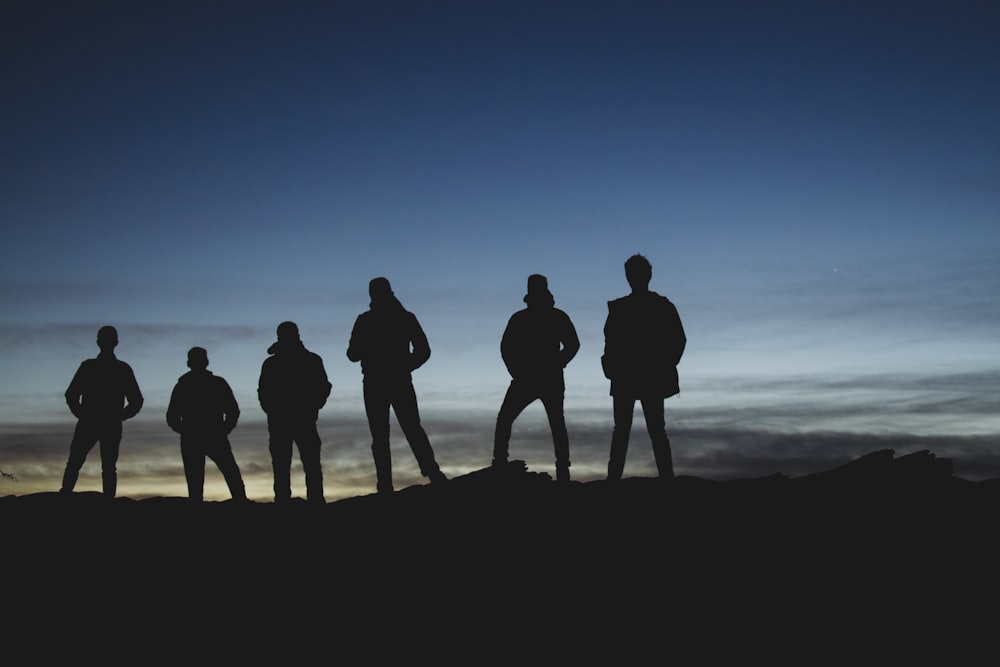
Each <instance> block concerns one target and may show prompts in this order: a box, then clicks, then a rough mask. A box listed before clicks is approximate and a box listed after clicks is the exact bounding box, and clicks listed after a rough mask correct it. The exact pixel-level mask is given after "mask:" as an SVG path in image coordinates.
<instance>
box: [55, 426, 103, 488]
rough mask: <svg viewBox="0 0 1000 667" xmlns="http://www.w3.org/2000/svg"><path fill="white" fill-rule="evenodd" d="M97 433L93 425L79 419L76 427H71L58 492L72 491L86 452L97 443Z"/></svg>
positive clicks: (85, 458)
mask: <svg viewBox="0 0 1000 667" xmlns="http://www.w3.org/2000/svg"><path fill="white" fill-rule="evenodd" d="M97 438H98V433H97V430H96V429H95V428H94V425H93V424H91V423H89V422H85V421H84V420H82V419H81V420H79V421H77V422H76V428H74V429H73V439H72V440H71V441H70V443H69V458H68V459H67V460H66V469H65V470H64V471H63V479H62V486H61V487H60V489H59V491H60V493H72V491H73V489H74V488H75V487H76V481H77V479H78V478H79V477H80V469H81V468H83V463H84V461H86V460H87V454H89V453H90V450H91V449H93V448H94V445H96V444H97Z"/></svg>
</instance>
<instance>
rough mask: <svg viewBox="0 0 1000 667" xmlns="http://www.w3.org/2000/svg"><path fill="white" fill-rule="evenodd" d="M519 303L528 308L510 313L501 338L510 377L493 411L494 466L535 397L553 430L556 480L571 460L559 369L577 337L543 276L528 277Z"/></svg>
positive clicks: (503, 459)
mask: <svg viewBox="0 0 1000 667" xmlns="http://www.w3.org/2000/svg"><path fill="white" fill-rule="evenodd" d="M524 303H525V304H527V307H525V308H523V309H521V310H519V311H517V312H516V313H514V314H513V315H511V317H510V319H509V320H508V322H507V327H506V329H504V332H503V337H502V338H501V340H500V355H501V357H503V362H504V364H505V365H506V367H507V372H508V373H510V377H511V381H510V385H509V386H508V387H507V393H506V395H505V396H504V398H503V403H501V405H500V411H499V413H498V414H497V422H496V430H495V432H494V437H493V468H495V469H499V470H502V469H503V468H504V467H505V466H506V465H507V456H508V449H509V445H510V437H511V432H512V430H513V425H514V420H515V419H516V418H517V416H518V415H520V414H521V412H523V411H524V409H525V408H526V407H527V406H528V405H529V404H530V403H532V402H533V401H535V400H540V401H541V402H542V405H543V406H544V407H545V414H546V415H547V416H548V420H549V428H550V429H551V430H552V443H553V446H554V449H555V457H556V480H557V481H561V482H565V481H569V477H570V475H569V467H570V461H569V434H568V433H567V430H566V417H565V414H564V412H563V401H564V397H565V391H566V385H565V381H564V379H563V369H564V368H566V366H567V364H569V362H570V361H572V360H573V357H575V356H576V353H577V352H578V351H579V350H580V339H579V337H578V336H577V333H576V328H575V327H574V326H573V322H572V321H571V320H570V318H569V315H567V314H566V313H565V312H563V311H562V310H560V309H558V308H556V307H555V299H554V298H553V297H552V293H551V292H549V286H548V279H547V278H546V277H545V276H543V275H540V274H537V273H536V274H532V275H530V276H528V292H527V294H525V296H524Z"/></svg>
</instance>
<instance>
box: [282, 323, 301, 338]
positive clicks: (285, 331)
mask: <svg viewBox="0 0 1000 667" xmlns="http://www.w3.org/2000/svg"><path fill="white" fill-rule="evenodd" d="M298 341H299V326H298V325H297V324H295V322H282V323H281V324H279V325H278V342H279V343H295V342H298Z"/></svg>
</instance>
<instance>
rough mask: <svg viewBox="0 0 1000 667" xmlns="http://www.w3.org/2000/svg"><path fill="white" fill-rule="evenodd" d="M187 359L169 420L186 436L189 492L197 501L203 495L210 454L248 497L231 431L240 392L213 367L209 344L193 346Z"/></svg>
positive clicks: (239, 496) (234, 488) (238, 495)
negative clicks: (237, 396) (212, 368)
mask: <svg viewBox="0 0 1000 667" xmlns="http://www.w3.org/2000/svg"><path fill="white" fill-rule="evenodd" d="M187 365H188V368H190V369H191V370H189V371H188V372H187V373H185V374H184V375H182V376H180V378H178V380H177V384H176V385H174V390H173V392H172V393H171V394H170V403H169V404H168V405H167V426H169V427H170V428H171V429H173V430H174V431H175V432H177V433H179V434H180V436H181V460H182V461H183V463H184V478H185V479H186V480H187V488H188V498H189V499H190V500H191V501H193V502H195V503H200V502H202V501H203V499H204V489H205V460H206V458H208V459H212V461H213V462H214V463H215V465H217V466H218V467H219V471H220V472H221V473H222V476H223V478H224V479H225V480H226V485H227V486H229V493H230V495H231V496H232V498H233V500H235V501H237V502H243V501H245V500H246V499H247V495H246V488H245V487H244V485H243V477H242V475H240V468H239V465H237V463H236V457H234V456H233V448H232V446H231V445H230V443H229V434H230V433H232V431H233V429H234V428H236V423H237V422H238V421H239V418H240V407H239V405H238V404H237V402H236V397H235V396H234V395H233V390H232V388H231V387H230V386H229V383H228V382H226V380H225V379H224V378H222V377H219V376H218V375H215V374H214V373H212V371H210V370H208V351H207V350H205V348H203V347H192V348H191V349H190V350H188V353H187Z"/></svg>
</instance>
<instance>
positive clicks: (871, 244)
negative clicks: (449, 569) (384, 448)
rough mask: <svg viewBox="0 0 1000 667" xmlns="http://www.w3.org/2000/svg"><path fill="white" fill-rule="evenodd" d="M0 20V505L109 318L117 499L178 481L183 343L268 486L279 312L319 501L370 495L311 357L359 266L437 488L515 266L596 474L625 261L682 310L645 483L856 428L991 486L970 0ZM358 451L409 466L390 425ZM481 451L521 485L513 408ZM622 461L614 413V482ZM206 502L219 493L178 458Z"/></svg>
mask: <svg viewBox="0 0 1000 667" xmlns="http://www.w3.org/2000/svg"><path fill="white" fill-rule="evenodd" d="M0 33H2V34H0V54H2V59H0V63H2V65H0V82H2V86H3V88H2V89H3V100H4V101H3V104H2V106H0V117H2V120H3V122H2V123H0V151H2V155H3V160H2V163H0V220H2V221H3V242H2V245H0V260H2V261H0V312H2V319H0V341H2V344H3V345H2V349H3V352H2V355H0V470H2V471H3V472H6V473H10V474H14V475H15V476H16V477H17V481H16V482H15V481H12V480H7V479H3V480H0V494H8V493H11V494H24V493H31V492H37V491H54V490H57V489H58V486H59V479H60V477H61V474H62V468H63V466H64V464H65V459H66V456H67V454H68V451H69V440H70V437H71V434H72V428H73V423H74V422H73V419H72V416H71V415H70V413H69V411H68V409H67V408H66V406H65V402H64V400H63V392H64V391H65V389H66V386H67V385H68V383H69V381H70V378H71V377H72V375H73V373H74V372H75V370H76V368H77V366H78V364H79V363H80V361H82V360H83V359H84V358H87V357H92V356H94V355H95V354H96V352H97V348H96V345H95V343H94V340H95V336H96V332H97V329H98V328H99V327H100V326H101V325H104V324H113V325H114V326H116V327H117V328H118V330H119V335H120V339H121V343H120V345H119V347H118V350H117V353H118V356H119V357H120V358H122V359H124V360H126V361H128V362H129V363H130V364H131V365H132V367H133V369H134V370H135V372H136V375H137V377H138V380H139V383H140V385H141V387H142V389H143V392H144V394H145V396H146V406H145V408H144V409H143V411H142V413H140V415H139V416H138V417H136V418H135V419H134V420H132V421H129V422H128V423H127V424H126V429H125V438H124V441H123V445H122V454H121V458H120V461H119V478H120V483H119V493H120V494H121V495H129V496H132V497H144V496H150V495H185V494H186V489H185V487H184V480H183V473H182V470H181V460H180V452H179V446H178V442H177V436H176V434H174V433H173V432H172V431H170V430H169V429H168V428H167V427H166V424H165V421H164V413H165V410H166V402H167V399H168V397H169V393H170V391H171V389H172V387H173V384H174V382H175V381H176V379H177V377H178V376H180V375H181V374H182V373H184V372H185V371H186V370H187V369H186V367H185V354H186V351H187V349H188V348H189V347H191V346H193V345H201V346H204V347H206V348H207V349H208V351H209V357H210V360H211V364H210V370H213V371H214V372H215V373H217V374H219V375H222V376H223V377H225V378H226V379H227V380H229V382H230V384H231V385H232V386H233V388H234V390H235V391H236V394H237V398H238V399H239V401H240V405H241V408H242V410H243V415H242V419H241V423H240V426H239V427H237V429H236V431H235V432H234V433H233V435H232V442H233V447H234V450H235V452H236V457H237V460H238V462H239V463H240V465H241V467H242V469H243V473H244V476H245V478H246V480H247V484H248V491H249V493H250V495H251V496H252V497H254V498H257V499H261V500H269V499H270V498H271V476H270V461H269V458H268V454H267V445H266V442H267V435H266V429H265V428H264V426H263V421H262V419H263V413H262V412H261V411H260V408H259V406H258V404H257V401H256V383H257V377H258V374H259V371H260V364H261V362H262V361H263V360H264V358H265V356H266V349H267V347H268V345H269V344H270V343H271V342H273V340H274V331H275V327H276V325H277V324H278V323H279V322H281V321H282V320H293V321H295V322H297V323H298V324H299V327H300V330H301V333H302V338H303V341H304V342H305V344H306V346H307V347H309V348H310V349H312V350H314V351H315V352H317V353H319V354H320V355H322V356H323V358H324V360H325V362H326V367H327V371H328V373H329V375H330V379H331V381H332V383H333V393H332V395H331V398H330V401H329V403H328V405H327V407H326V408H324V410H323V411H322V413H321V422H320V433H321V436H322V437H323V440H324V446H323V458H324V472H325V475H326V489H327V498H328V500H333V499H337V498H341V497H347V496H352V495H357V494H361V493H372V492H374V488H375V485H374V468H373V465H372V463H371V459H370V452H369V449H368V447H369V444H370V438H369V435H368V431H367V424H366V421H365V416H364V409H363V406H362V403H361V371H360V368H359V367H358V366H357V365H356V364H352V363H350V362H349V361H348V360H347V358H346V356H345V351H346V347H347V341H348V337H349V334H350V330H351V327H352V325H353V322H354V318H355V317H356V316H357V314H358V313H360V312H362V311H363V310H365V309H366V308H367V306H368V297H367V284H368V281H369V279H371V278H372V277H375V276H379V275H383V276H386V277H387V278H389V280H390V281H391V282H392V284H393V287H394V289H395V291H396V294H397V296H398V297H399V298H400V300H401V301H402V302H403V304H404V305H405V306H406V307H407V308H409V309H410V310H412V311H413V312H415V313H416V314H417V316H418V318H419V319H420V321H421V323H422V324H423V326H424V328H425V330H426V332H427V334H428V336H429V338H430V342H431V347H432V350H433V354H432V356H431V359H430V361H429V362H428V363H427V364H426V365H425V366H424V367H423V368H421V369H420V370H418V371H417V372H416V373H415V376H414V381H415V385H416V387H417V392H418V396H419V399H420V407H421V411H422V414H423V417H424V423H425V427H426V428H427V431H428V433H429V435H430V437H431V441H432V443H433V445H434V447H435V450H436V452H437V456H438V459H439V461H440V463H441V465H442V467H443V469H444V470H445V471H446V473H448V474H450V475H458V474H462V473H464V472H468V471H471V470H474V469H478V468H481V467H484V466H486V465H488V463H489V460H490V456H491V450H492V430H493V423H494V420H495V416H496V410H497V409H498V407H499V405H500V401H501V399H502V397H503V393H504V391H505V390H506V387H507V383H508V380H509V378H508V376H507V375H506V371H505V370H504V367H503V363H502V361H501V359H500V354H499V341H500V336H501V333H502V331H503V328H504V326H505V324H506V321H507V318H508V317H509V316H510V315H511V313H513V312H514V311H515V310H518V309H520V308H521V307H523V303H522V301H521V299H522V297H523V295H524V292H525V285H526V279H527V276H528V274H530V273H535V272H537V273H542V274H545V275H546V276H548V278H549V285H550V288H551V290H552V292H553V294H554V296H555V298H556V305H557V306H558V307H560V308H562V309H563V310H565V311H566V312H567V313H568V314H569V315H570V317H571V318H572V319H573V321H574V323H575V325H576V327H577V330H578V332H579V334H580V338H581V341H582V348H581V350H580V353H579V355H578V356H577V358H576V359H575V360H574V361H573V362H572V363H571V364H570V366H569V367H568V369H567V373H566V377H567V396H566V410H567V417H568V426H569V431H570V444H571V453H572V459H573V470H572V472H573V475H574V478H575V479H578V480H581V481H586V480H590V479H599V478H602V477H603V475H604V474H605V472H606V461H607V451H608V445H609V439H610V432H611V401H610V397H609V396H608V386H607V381H606V380H605V379H604V377H603V375H602V374H601V369H600V361H599V359H600V354H601V351H602V346H603V333H602V327H603V324H604V318H605V315H606V312H607V306H606V302H607V301H608V300H609V299H613V298H616V297H618V296H622V295H623V294H625V293H627V291H628V286H627V284H626V283H625V279H624V273H623V269H622V264H623V262H624V260H625V259H626V258H627V257H628V256H629V255H631V254H633V253H635V252H641V253H642V254H644V255H646V256H647V257H648V258H649V259H650V261H651V262H652V264H653V281H652V284H651V288H652V289H654V290H656V291H659V292H660V293H662V294H665V295H667V296H668V297H670V298H671V300H673V301H674V303H675V304H676V306H677V308H678V310H679V312H680V314H681V317H682V319H683V321H684V324H685V328H686V330H687V334H688V341H689V342H688V349H687V352H686V354H685V357H684V359H683V360H682V362H681V365H680V368H679V370H680V377H681V388H682V393H681V394H680V396H678V397H675V398H671V399H669V400H668V402H667V418H668V431H669V432H670V434H671V439H672V442H673V446H674V456H675V462H676V467H677V472H678V473H679V474H692V475H698V476H702V477H706V478H711V479H729V478H735V477H752V476H758V475H767V474H772V473H776V472H784V473H786V474H790V475H799V474H806V473H808V472H814V471H817V470H824V469H829V468H830V467H832V466H835V465H839V464H841V463H844V462H846V461H847V460H850V459H851V458H854V457H856V456H860V455H862V454H865V453H867V452H869V451H873V450H876V449H883V448H892V449H894V450H895V451H896V452H897V455H902V454H906V453H909V452H912V451H917V450H922V449H929V450H931V451H932V452H934V453H935V454H937V455H938V456H941V457H947V458H951V459H952V460H953V462H954V466H955V471H956V474H958V475H960V476H962V477H965V478H968V479H973V480H979V479H985V478H992V477H997V476H1000V438H998V433H1000V405H998V403H1000V399H998V396H1000V341H998V336H997V332H998V325H1000V289H998V288H1000V268H998V261H997V259H998V258H1000V215H998V214H1000V123H998V120H997V119H1000V86H998V85H997V82H998V81H1000V40H998V39H997V35H998V34H1000V5H998V4H997V3H994V2H989V1H986V0H983V1H980V2H971V1H966V0H941V1H939V2H932V1H926V2H921V1H917V0H912V1H908V2H879V1H877V0H876V1H872V0H867V1H863V2H862V1H859V2H851V1H840V2H826V1H822V0H821V1H818V2H798V1H788V2H769V1H763V2H735V1H734V2H719V1H716V0H699V1H696V2H668V1H662V2H631V1H628V0H616V1H613V2H612V1H607V2H590V1H587V0H574V1H566V2H563V1H552V2H546V1H544V0H536V1H534V2H521V1H519V0H516V1H512V0H504V1H489V0H466V1H453V2H439V1H427V2H414V1H399V2H383V1H380V0H365V1H362V0H357V1H352V2H334V1H330V2H318V1H317V2H294V1H292V2H277V1H274V2H256V1H243V2H235V1H233V2H212V1H211V0H201V1H197V2H194V1H192V2H188V1H185V0H171V1H169V2H160V1H158V0H153V1H149V2H139V3H137V2H68V1H66V2H52V1H49V0H30V1H28V0H15V1H14V2H6V3H4V5H3V7H2V9H0ZM393 456H394V464H395V465H394V469H395V473H396V486H397V488H400V487H402V486H405V485H407V484H411V483H421V482H422V479H421V478H420V477H419V474H418V472H417V470H416V464H415V461H414V460H413V457H412V454H411V453H410V451H409V449H408V447H407V445H406V443H405V441H404V440H403V438H402V435H401V434H400V432H399V430H398V428H397V427H396V424H395V421H393ZM511 456H512V458H520V459H523V460H525V461H526V462H527V463H528V465H529V468H530V469H532V470H537V471H542V472H550V473H551V472H553V469H554V464H553V455H552V446H551V439H550V435H549V432H548V427H547V424H546V422H545V420H544V413H543V411H542V408H541V405H540V404H537V403H536V404H533V405H532V406H530V407H529V408H528V410H526V411H525V413H524V414H523V415H522V417H521V418H520V419H519V420H518V421H517V422H516V423H515V428H514V436H513V439H512V441H511ZM654 471H655V467H654V466H653V462H652V454H651V452H650V449H649V444H648V438H647V437H646V435H645V433H644V431H643V428H642V419H641V412H640V413H639V414H638V415H637V421H636V430H635V432H634V435H633V440H632V446H631V449H630V452H629V458H628V461H627V463H626V475H631V476H638V475H651V474H654ZM77 488H78V490H97V489H99V488H100V463H99V456H98V453H97V451H96V450H95V451H94V452H93V453H92V454H91V457H90V458H89V459H88V462H87V464H86V465H85V467H84V470H83V474H82V476H81V481H80V483H79V485H78V487H77ZM293 492H294V493H295V494H296V495H302V496H304V483H303V480H302V477H301V469H300V468H299V467H298V466H297V465H296V468H295V469H294V471H293ZM206 497H208V498H220V499H221V498H226V497H228V493H227V491H226V489H225V486H224V484H223V482H222V479H221V475H219V473H218V471H217V469H215V468H214V467H213V466H212V464H211V463H210V464H209V466H208V473H207V480H206Z"/></svg>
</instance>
